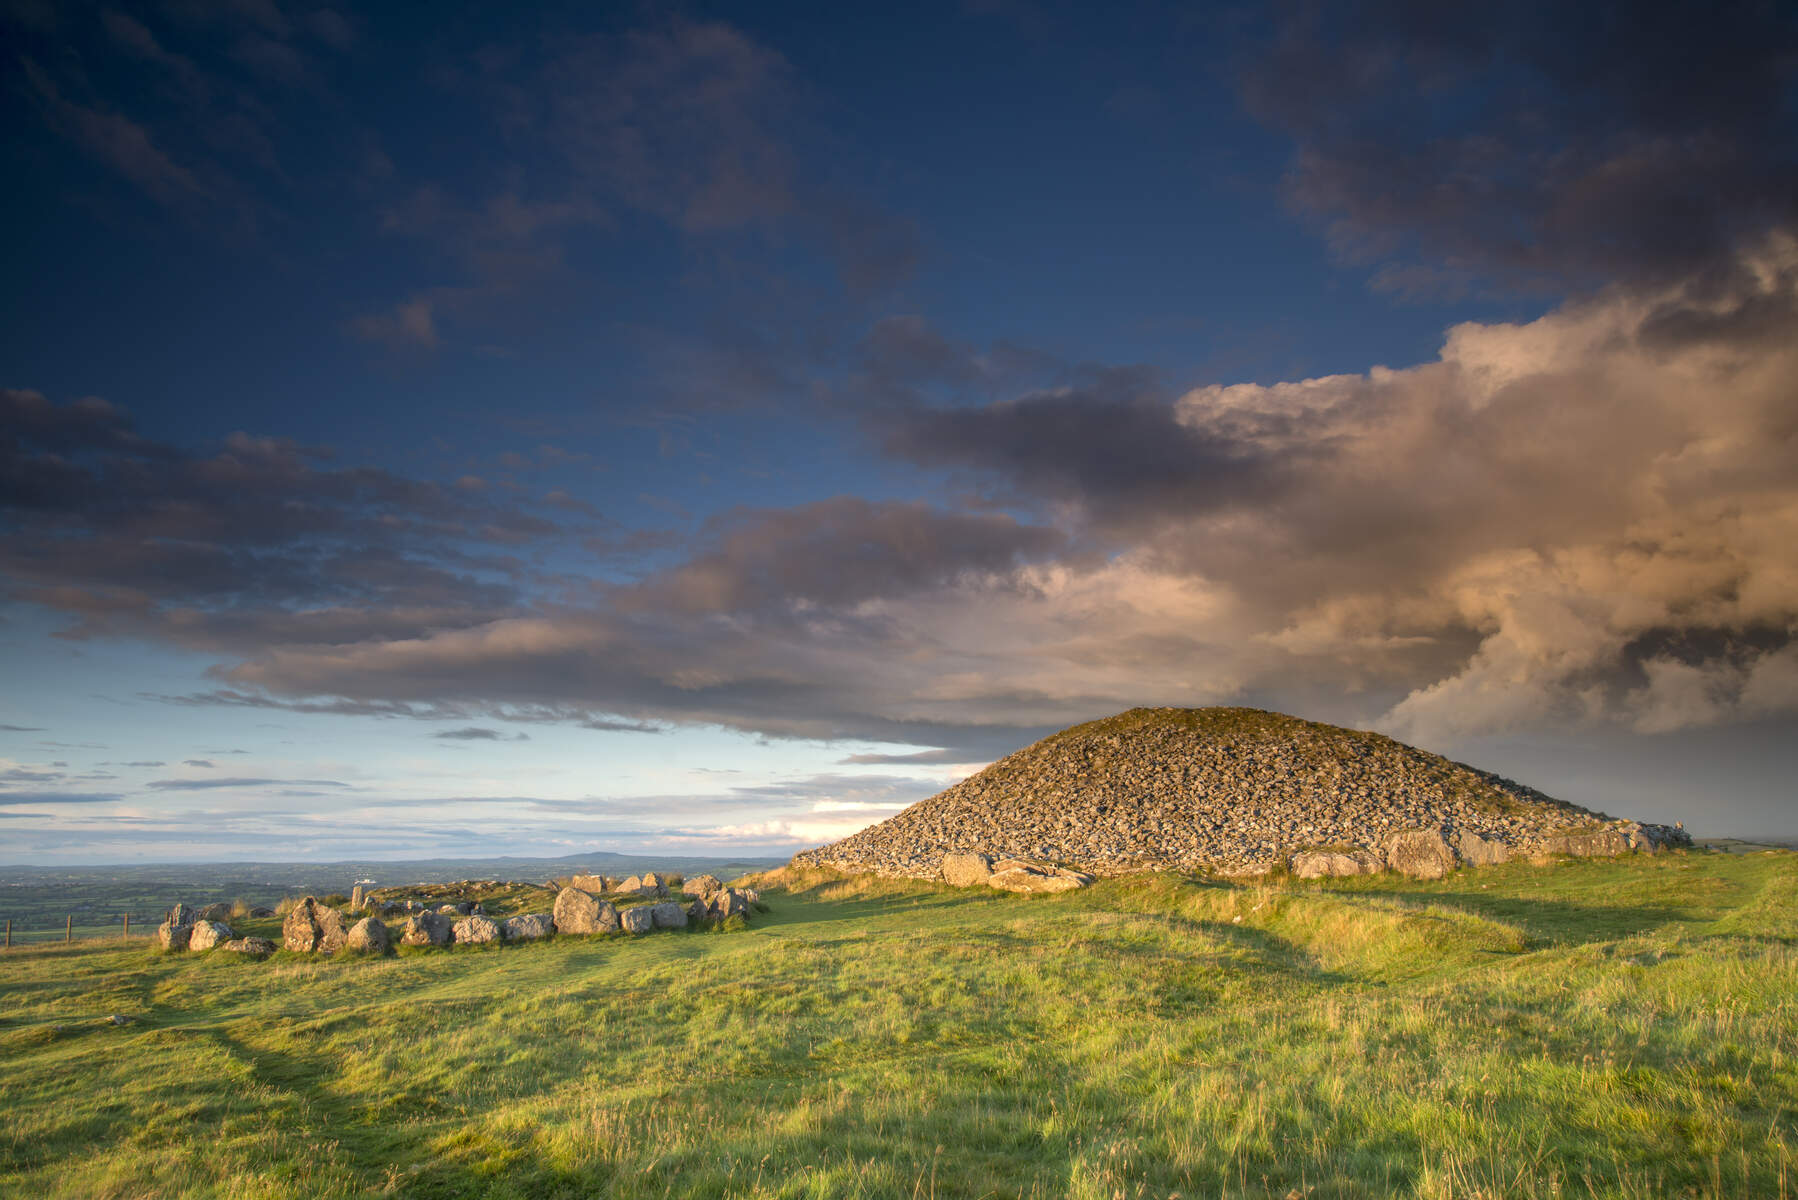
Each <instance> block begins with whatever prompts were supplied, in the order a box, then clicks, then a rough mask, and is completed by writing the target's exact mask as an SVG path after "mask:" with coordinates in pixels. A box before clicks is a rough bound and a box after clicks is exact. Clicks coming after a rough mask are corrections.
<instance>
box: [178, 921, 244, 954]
mask: <svg viewBox="0 0 1798 1200" xmlns="http://www.w3.org/2000/svg"><path fill="white" fill-rule="evenodd" d="M234 936H236V935H234V934H233V933H232V932H231V927H230V926H229V925H225V924H222V923H220V922H218V921H195V922H194V927H193V932H192V933H190V934H188V937H187V948H188V949H189V950H210V949H212V948H213V947H214V946H217V945H221V944H223V943H225V942H228V941H230V940H231V939H232V938H233V937H234Z"/></svg>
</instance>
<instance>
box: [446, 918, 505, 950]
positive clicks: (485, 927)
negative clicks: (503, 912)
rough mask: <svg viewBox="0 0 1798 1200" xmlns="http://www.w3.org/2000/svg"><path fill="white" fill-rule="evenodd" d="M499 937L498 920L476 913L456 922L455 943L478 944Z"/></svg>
mask: <svg viewBox="0 0 1798 1200" xmlns="http://www.w3.org/2000/svg"><path fill="white" fill-rule="evenodd" d="M499 939H500V932H499V922H498V921H495V920H494V919H493V918H491V917H483V916H481V915H480V914H478V913H476V914H474V915H472V916H466V917H463V918H462V919H461V920H460V921H457V922H456V945H458V946H480V945H484V944H486V943H487V942H497V941H499Z"/></svg>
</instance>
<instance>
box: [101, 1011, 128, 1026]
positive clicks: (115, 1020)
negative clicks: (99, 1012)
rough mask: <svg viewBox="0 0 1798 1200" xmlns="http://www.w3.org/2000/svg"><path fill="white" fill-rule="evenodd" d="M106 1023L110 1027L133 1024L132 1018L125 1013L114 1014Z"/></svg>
mask: <svg viewBox="0 0 1798 1200" xmlns="http://www.w3.org/2000/svg"><path fill="white" fill-rule="evenodd" d="M106 1023H107V1024H108V1025H121V1026H122V1025H129V1024H131V1018H130V1017H127V1016H126V1015H125V1014H123V1013H113V1014H112V1015H111V1016H110V1017H107V1018H106Z"/></svg>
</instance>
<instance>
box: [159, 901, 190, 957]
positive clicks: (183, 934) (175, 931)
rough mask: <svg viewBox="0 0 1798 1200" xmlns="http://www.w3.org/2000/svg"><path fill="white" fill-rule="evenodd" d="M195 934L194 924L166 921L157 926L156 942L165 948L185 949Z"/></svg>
mask: <svg viewBox="0 0 1798 1200" xmlns="http://www.w3.org/2000/svg"><path fill="white" fill-rule="evenodd" d="M176 907H180V906H179V905H177V906H176ZM193 934H194V927H193V926H192V925H175V924H172V923H170V922H168V921H164V922H163V923H162V924H160V925H158V926H157V927H156V944H157V945H158V946H160V947H162V948H163V949H164V950H185V949H187V942H188V939H189V938H191V937H193Z"/></svg>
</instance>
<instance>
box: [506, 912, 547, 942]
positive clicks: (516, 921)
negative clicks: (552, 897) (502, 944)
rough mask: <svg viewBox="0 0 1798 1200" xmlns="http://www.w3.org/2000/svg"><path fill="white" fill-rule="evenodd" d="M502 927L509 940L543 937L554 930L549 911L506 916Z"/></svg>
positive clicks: (528, 939)
mask: <svg viewBox="0 0 1798 1200" xmlns="http://www.w3.org/2000/svg"><path fill="white" fill-rule="evenodd" d="M504 928H505V933H506V940H507V941H511V942H528V941H531V940H533V939H535V938H545V937H548V936H549V935H550V934H552V933H554V932H555V931H556V925H555V919H554V918H553V917H552V916H551V915H550V914H549V913H519V914H518V915H517V916H515V917H507V918H506V923H505V926H504Z"/></svg>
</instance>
